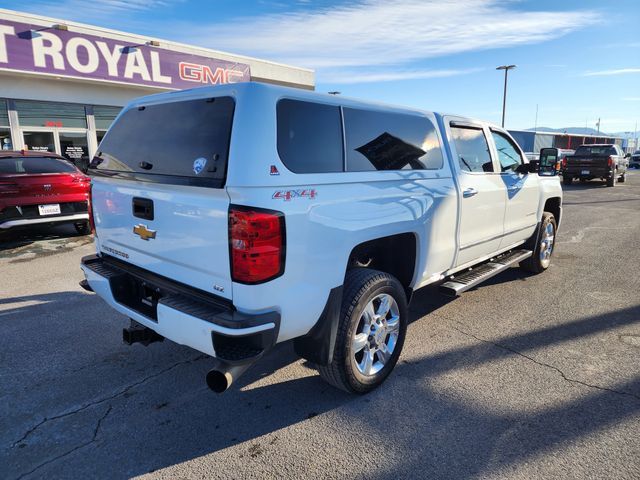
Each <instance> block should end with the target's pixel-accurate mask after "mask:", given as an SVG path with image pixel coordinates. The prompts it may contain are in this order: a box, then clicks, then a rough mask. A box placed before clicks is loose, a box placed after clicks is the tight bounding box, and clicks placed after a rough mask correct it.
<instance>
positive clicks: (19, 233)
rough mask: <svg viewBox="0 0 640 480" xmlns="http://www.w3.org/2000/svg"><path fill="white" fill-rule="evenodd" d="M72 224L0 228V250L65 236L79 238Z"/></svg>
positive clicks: (79, 235)
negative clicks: (4, 229)
mask: <svg viewBox="0 0 640 480" xmlns="http://www.w3.org/2000/svg"><path fill="white" fill-rule="evenodd" d="M83 236H85V235H84V234H82V235H81V234H79V233H77V232H76V229H75V227H74V226H73V225H53V226H46V225H43V226H33V227H29V228H15V229H11V230H7V231H2V230H0V252H2V251H8V250H12V249H17V248H21V247H26V246H29V245H33V244H38V243H43V242H46V241H48V240H59V239H65V238H79V237H83Z"/></svg>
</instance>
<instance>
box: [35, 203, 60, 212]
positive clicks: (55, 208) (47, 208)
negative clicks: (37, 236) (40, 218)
mask: <svg viewBox="0 0 640 480" xmlns="http://www.w3.org/2000/svg"><path fill="white" fill-rule="evenodd" d="M38 213H39V214H40V215H60V204H59V203H50V204H47V205H38Z"/></svg>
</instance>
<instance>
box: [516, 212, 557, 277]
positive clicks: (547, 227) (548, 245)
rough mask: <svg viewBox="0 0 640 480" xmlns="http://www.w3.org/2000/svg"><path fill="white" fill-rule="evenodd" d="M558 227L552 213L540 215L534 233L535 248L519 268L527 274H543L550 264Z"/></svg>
mask: <svg viewBox="0 0 640 480" xmlns="http://www.w3.org/2000/svg"><path fill="white" fill-rule="evenodd" d="M557 228H558V225H557V224H556V219H555V217H554V216H553V214H552V213H549V212H544V213H543V214H542V222H541V224H540V229H539V230H538V231H537V233H536V238H535V239H534V242H535V243H534V245H535V248H534V249H533V255H531V256H530V257H529V258H527V259H526V260H525V261H523V262H520V267H521V268H522V269H524V270H527V271H528V272H532V273H541V272H544V271H545V270H546V269H547V268H549V265H550V264H551V254H552V253H553V248H554V246H555V239H556V230H557Z"/></svg>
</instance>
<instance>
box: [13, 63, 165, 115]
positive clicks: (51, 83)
mask: <svg viewBox="0 0 640 480" xmlns="http://www.w3.org/2000/svg"><path fill="white" fill-rule="evenodd" d="M161 91H162V90H161V89H158V88H144V87H132V86H128V85H115V84H113V85H112V84H104V83H98V82H95V81H79V80H69V79H64V78H60V79H56V78H52V77H46V76H39V75H24V74H14V73H9V72H6V71H0V97H3V98H11V99H14V100H15V99H20V100H43V101H48V102H69V103H85V104H89V105H110V106H114V107H122V106H124V105H125V104H126V103H127V102H129V100H131V99H133V98H136V97H141V96H143V95H148V94H150V93H158V92H161Z"/></svg>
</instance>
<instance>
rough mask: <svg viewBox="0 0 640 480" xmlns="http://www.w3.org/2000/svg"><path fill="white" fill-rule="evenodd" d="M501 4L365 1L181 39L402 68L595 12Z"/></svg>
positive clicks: (302, 58) (284, 56) (589, 19)
mask: <svg viewBox="0 0 640 480" xmlns="http://www.w3.org/2000/svg"><path fill="white" fill-rule="evenodd" d="M514 5H516V4H514V3H512V2H503V1H500V0H465V1H453V0H388V1H382V0H361V1H359V2H356V3H352V4H349V5H342V6H332V7H330V8H321V9H315V10H305V11H300V10H297V11H295V12H288V13H278V14H271V15H263V16H260V17H257V16H253V17H252V16H248V17H242V18H237V19H235V20H233V21H231V22H226V23H224V24H209V25H203V24H202V23H200V24H189V28H188V30H184V31H186V32H188V33H186V34H185V35H183V38H182V40H184V41H187V42H194V43H198V44H205V45H207V46H211V47H213V48H216V49H223V50H227V51H233V52H237V53H244V54H247V55H252V56H259V57H262V58H270V59H274V60H278V61H283V62H287V63H292V64H296V65H302V66H309V67H312V68H317V69H321V68H335V67H357V66H372V65H376V66H379V65H401V64H405V65H406V64H410V62H414V61H418V60H423V59H428V58H433V57H439V56H445V55H451V54H455V53H462V52H469V51H475V50H484V49H490V48H501V47H509V46H515V45H522V44H529V43H537V42H543V41H547V40H551V39H553V38H557V37H560V36H562V35H565V34H567V33H569V32H571V31H574V30H576V29H578V28H581V27H584V26H586V25H591V24H594V23H596V22H597V21H598V15H597V14H596V12H594V11H589V10H578V11H562V12H557V11H555V12H546V11H537V12H532V11H525V10H522V9H516V8H514Z"/></svg>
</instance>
